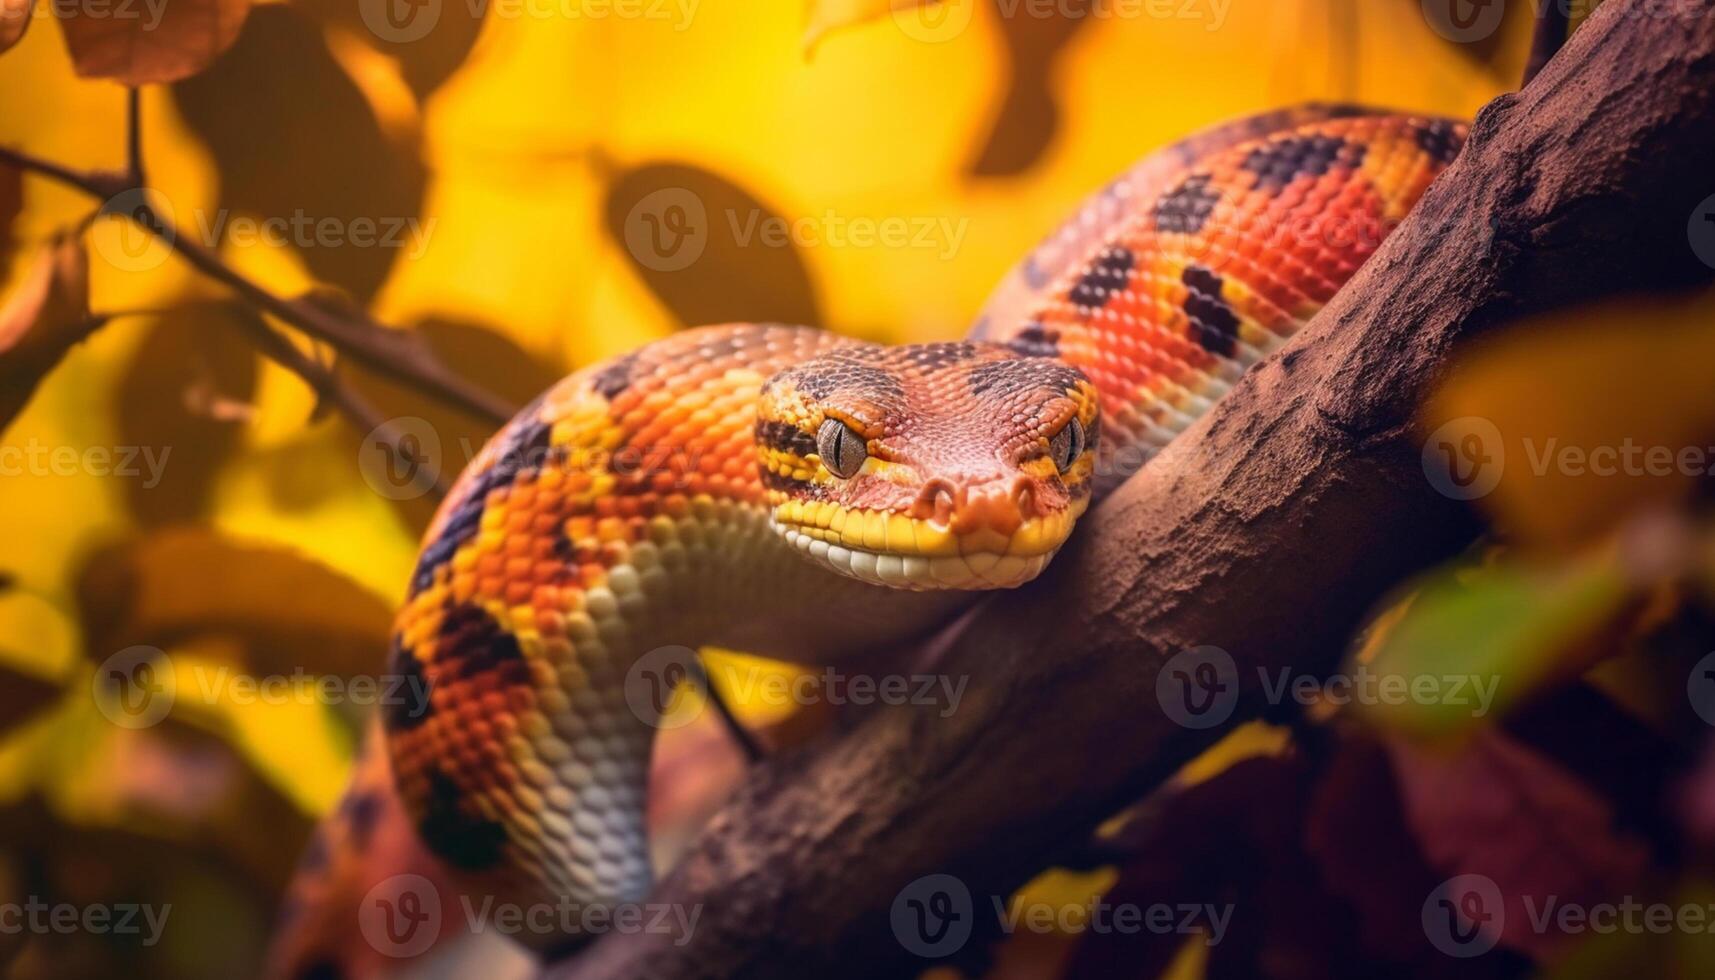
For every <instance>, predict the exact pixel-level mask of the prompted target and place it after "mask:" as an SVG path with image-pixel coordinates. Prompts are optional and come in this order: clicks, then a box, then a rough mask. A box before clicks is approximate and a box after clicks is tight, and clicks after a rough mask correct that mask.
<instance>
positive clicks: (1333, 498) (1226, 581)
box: [550, 0, 1715, 980]
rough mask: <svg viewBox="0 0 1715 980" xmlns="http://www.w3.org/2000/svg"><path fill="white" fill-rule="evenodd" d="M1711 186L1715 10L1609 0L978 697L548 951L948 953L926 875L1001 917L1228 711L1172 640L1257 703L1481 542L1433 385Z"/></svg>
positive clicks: (1090, 522)
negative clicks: (655, 910)
mask: <svg viewBox="0 0 1715 980" xmlns="http://www.w3.org/2000/svg"><path fill="white" fill-rule="evenodd" d="M1712 192H1715V10H1712V9H1711V3H1710V2H1709V0H1691V2H1685V0H1680V2H1676V3H1670V4H1662V3H1660V2H1657V0H1609V2H1607V3H1605V4H1603V5H1602V7H1601V8H1600V9H1598V10H1597V12H1596V14H1595V15H1594V16H1593V17H1592V18H1591V20H1590V21H1589V23H1588V24H1586V26H1585V27H1584V28H1583V29H1582V30H1580V31H1579V32H1578V34H1577V35H1576V36H1575V37H1574V38H1573V39H1572V40H1571V42H1570V43H1569V44H1568V45H1567V47H1566V49H1565V50H1564V51H1563V52H1562V53H1561V54H1560V55H1559V56H1558V57H1557V58H1555V59H1554V61H1553V62H1552V63H1551V64H1550V65H1549V66H1548V67H1547V69H1546V70H1545V71H1544V72H1543V73H1542V74H1541V75H1540V76H1539V77H1538V78H1537V79H1536V80H1535V81H1534V82H1533V83H1532V84H1530V85H1529V86H1528V87H1527V88H1526V89H1525V90H1524V91H1523V92H1521V93H1519V94H1517V95H1508V96H1503V97H1502V98H1500V99H1497V100H1496V101H1495V102H1493V103H1492V104H1490V105H1489V106H1488V107H1486V108H1485V109H1484V110H1483V112H1482V113H1481V114H1480V115H1479V117H1478V119H1477V120H1476V123H1475V125H1474V128H1473V131H1472V135H1471V140H1470V143H1469V145H1468V146H1467V147H1466V149H1465V152H1464V155H1463V157H1462V158H1461V159H1460V160H1459V161H1458V162H1457V163H1456V164H1455V165H1454V166H1453V167H1452V168H1451V169H1450V170H1449V171H1448V172H1447V173H1446V174H1445V175H1444V176H1443V177H1442V179H1441V180H1440V182H1439V183H1438V184H1437V185H1436V186H1435V187H1433V188H1431V190H1430V191H1429V193H1428V194H1427V195H1426V196H1425V197H1424V199H1423V201H1422V203H1421V204H1419V205H1418V208H1417V210H1416V212H1415V213H1414V214H1413V215H1412V216H1411V217H1410V218H1409V219H1408V220H1407V221H1406V223H1405V224H1404V225H1403V226H1402V227H1401V228H1400V229H1399V230H1398V231H1397V232H1396V233H1395V235H1394V236H1393V237H1392V238H1391V239H1390V240H1389V241H1388V242H1387V243H1385V245H1384V246H1383V248H1382V249H1381V251H1380V252H1379V253H1378V254H1377V255H1376V256H1375V257H1374V258H1373V259H1372V260H1371V261H1370V262H1369V263H1368V265H1367V266H1366V267H1365V268H1364V269H1363V270H1361V271H1360V272H1359V273H1358V275H1357V277H1356V278H1355V279H1354V280H1353V281H1352V283H1351V284H1350V285H1349V286H1347V288H1346V289H1345V290H1344V291H1342V292H1341V293H1340V294H1339V296H1337V297H1336V298H1335V300H1334V301H1333V303H1331V304H1330V305H1329V306H1328V308H1327V309H1326V310H1324V311H1323V312H1322V314H1321V315H1320V316H1318V317H1317V318H1316V320H1315V321H1314V322H1313V323H1312V324H1311V325H1310V326H1309V327H1308V328H1306V329H1305V330H1304V331H1303V332H1302V334H1301V335H1300V336H1298V337H1297V338H1295V339H1294V340H1293V341H1292V342H1291V343H1290V344H1289V345H1287V347H1286V349H1285V350H1283V351H1281V352H1280V353H1279V354H1278V355H1276V356H1275V357H1273V358H1271V359H1269V360H1268V361H1267V362H1265V363H1264V364H1262V365H1261V366H1259V367H1258V368H1257V369H1256V370H1255V371H1253V372H1252V373H1251V374H1250V375H1249V376H1248V377H1247V378H1246V379H1245V380H1244V382H1243V383H1241V384H1240V385H1239V386H1238V387H1237V388H1236V389H1235V390H1234V391H1233V392H1232V394H1230V395H1229V396H1228V397H1227V398H1226V399H1225V400H1223V401H1222V402H1221V403H1220V404H1219V405H1218V406H1217V407H1216V408H1215V409H1214V410H1213V411H1212V412H1211V413H1210V414H1209V415H1208V417H1206V418H1205V419H1204V420H1203V421H1202V422H1201V423H1199V424H1198V425H1196V426H1195V427H1194V428H1192V429H1191V430H1190V431H1189V432H1187V433H1186V434H1185V435H1183V436H1181V437H1180V438H1179V439H1178V440H1177V441H1176V442H1175V443H1174V444H1173V445H1172V446H1171V447H1170V448H1169V449H1168V450H1167V451H1166V452H1164V453H1163V454H1162V455H1161V456H1160V457H1158V458H1157V459H1156V460H1155V461H1154V462H1153V463H1151V464H1150V465H1149V466H1148V467H1146V468H1145V469H1144V470H1143V471H1142V472H1141V473H1139V474H1138V475H1137V476H1135V477H1134V478H1132V479H1131V480H1130V481H1129V482H1128V483H1126V484H1125V485H1124V486H1123V487H1122V488H1121V489H1120V490H1119V491H1118V492H1117V493H1116V494H1115V495H1114V496H1113V497H1112V498H1110V499H1109V500H1107V501H1106V502H1105V503H1103V504H1102V505H1101V506H1100V507H1099V508H1097V509H1096V510H1095V511H1094V512H1093V513H1092V514H1090V515H1089V516H1086V517H1085V518H1084V521H1083V526H1082V527H1081V528H1080V530H1079V532H1078V534H1077V535H1076V539H1077V543H1076V544H1075V545H1074V546H1073V547H1071V548H1070V549H1068V551H1067V552H1065V553H1063V554H1062V555H1061V556H1060V557H1059V558H1058V559H1056V561H1055V562H1054V564H1053V566H1052V567H1051V568H1050V571H1049V573H1048V574H1047V575H1046V576H1045V577H1044V578H1043V579H1042V580H1040V581H1038V582H1036V583H1034V584H1033V585H1032V586H1031V587H1030V588H1029V589H1028V590H1027V592H1026V593H1025V594H1024V595H1022V596H1020V595H1018V594H1013V595H1011V596H1009V597H1008V598H1007V599H1006V600H1005V601H1001V602H990V603H989V604H988V605H987V606H986V607H985V608H984V609H982V610H981V611H980V613H979V615H978V616H977V617H976V618H975V620H974V621H973V622H972V623H971V625H970V627H969V628H968V629H967V630H966V631H965V632H964V633H963V634H962V635H961V637H960V638H959V640H958V641H957V642H956V644H955V645H954V646H953V648H952V649H951V650H950V652H949V653H948V654H947V655H946V657H945V659H944V662H943V663H942V664H941V665H939V667H938V668H937V669H938V670H940V671H943V672H946V673H949V674H953V675H968V676H969V688H968V691H967V693H966V695H965V697H964V700H963V701H962V702H961V703H960V705H959V708H958V710H957V711H956V712H954V713H952V715H951V716H950V717H947V718H941V717H939V716H938V708H937V707H934V706H918V707H911V708H898V709H889V710H884V711H880V712H878V713H877V714H875V715H874V716H872V717H869V718H867V719H865V720H864V721H863V722H862V723H861V724H859V725H858V726H857V727H856V729H855V730H853V731H850V732H848V733H844V734H842V735H840V736H839V737H836V738H832V739H829V740H827V741H824V742H822V743H819V744H817V745H815V746H812V747H810V748H808V749H807V750H805V751H803V752H800V753H796V754H793V755H791V756H789V757H786V758H780V759H775V760H772V761H770V762H768V763H765V764H763V765H761V766H759V767H758V768H757V769H756V770H755V772H754V774H753V777H752V778H751V779H750V780H748V781H747V782H746V784H745V785H744V786H743V787H742V788H741V789H740V790H739V791H738V792H737V794H736V797H735V799H733V800H732V801H731V802H730V803H729V804H728V805H727V806H726V807H725V809H724V810H723V811H722V812H721V814H720V815H719V816H718V817H717V818H716V819H715V820H714V821H713V823H712V824H711V826H710V827H708V828H707V830H706V831H705V832H704V834H703V835H702V837H701V838H700V840H699V841H698V842H697V843H696V844H695V845H694V846H693V847H692V849H691V851H690V853H689V854H688V856H687V857H686V858H685V859H684V860H683V862H682V863H681V864H680V866H679V867H678V868H677V869H676V870H675V871H674V872H673V873H672V874H671V875H670V876H669V877H667V878H666V879H665V880H664V881H663V882H662V883H661V884H660V886H659V887H658V889H657V890H656V893H655V895H654V896H653V898H652V901H657V902H671V903H679V904H683V905H686V906H693V905H700V906H701V908H702V913H701V919H700V920H699V921H698V923H697V925H696V928H695V931H694V933H693V934H692V936H691V937H690V939H689V941H688V942H685V943H684V944H683V945H674V944H673V937H668V936H663V935H651V934H625V935H621V934H614V935H609V936H606V937H604V938H602V939H601V940H600V941H598V942H597V943H595V944H594V945H593V946H592V947H590V948H589V949H588V950H587V951H586V952H585V953H583V954H582V955H579V956H577V957H575V958H573V959H570V960H567V961H565V962H563V963H560V964H557V965H555V966H554V967H552V968H551V970H550V975H552V976H555V977H561V978H582V980H587V978H605V977H616V978H621V977H623V978H629V977H651V978H676V977H705V976H729V975H734V974H737V975H743V976H747V977H748V976H770V977H772V976H779V977H803V976H818V977H831V976H845V975H865V976H873V975H878V974H880V973H885V972H887V971H889V970H895V969H906V968H909V967H912V966H916V967H922V966H925V965H927V964H926V963H924V961H921V960H914V959H912V958H911V957H910V955H909V954H908V953H906V952H905V950H904V949H902V948H901V946H900V945H899V943H898V942H897V941H896V940H895V939H894V937H893V935H892V933H891V931H890V928H889V925H888V914H889V908H890V906H891V905H892V903H893V901H894V899H895V897H896V896H897V895H898V893H899V891H900V889H901V888H902V887H904V886H905V885H907V884H909V883H910V882H911V881H913V880H914V879H916V878H917V877H919V876H921V875H925V874H930V873H935V872H947V873H951V874H954V875H957V876H959V877H960V878H961V879H963V881H964V882H965V883H966V884H967V885H968V886H969V888H970V891H971V893H972V894H973V895H974V896H976V907H977V910H978V914H979V915H980V914H982V912H983V910H985V909H987V908H989V907H990V906H989V901H988V898H987V897H988V896H990V895H1005V894H1007V893H1008V892H1009V891H1010V890H1011V889H1013V888H1014V887H1016V886H1017V885H1018V884H1020V883H1021V882H1022V881H1024V880H1025V879H1027V878H1028V877H1029V876H1030V875H1032V874H1033V873H1035V872H1037V871H1039V870H1040V869H1041V868H1042V867H1043V865H1044V864H1045V862H1047V861H1048V860H1050V859H1051V855H1052V849H1053V847H1054V846H1055V845H1056V844H1057V843H1063V842H1065V841H1067V840H1069V839H1077V838H1078V837H1079V835H1082V834H1084V833H1086V832H1087V831H1088V830H1089V828H1090V827H1091V826H1092V825H1093V823H1094V822H1096V821H1098V820H1100V819H1102V818H1103V817H1105V816H1107V815H1109V814H1111V813H1112V812H1114V811H1115V810H1116V809H1117V808H1118V807H1120V806H1122V805H1124V804H1125V803H1127V802H1128V801H1131V800H1135V799H1137V798H1138V797H1139V796H1141V795H1142V794H1144V793H1145V792H1147V791H1148V790H1149V789H1150V788H1151V787H1152V786H1154V785H1156V784H1158V783H1159V781H1160V780H1161V779H1163V778H1164V777H1165V776H1167V775H1169V774H1171V772H1172V771H1173V770H1174V769H1175V768H1177V767H1178V766H1179V765H1180V764H1181V763H1183V762H1184V761H1185V760H1186V759H1188V758H1189V757H1191V756H1192V755H1193V754H1194V753H1196V752H1197V751H1199V750H1200V749H1202V748H1204V747H1205V746H1206V745H1208V744H1210V743H1211V742H1212V741H1213V740H1214V739H1215V738H1216V737H1217V736H1218V735H1219V734H1220V731H1219V730H1214V731H1206V732H1196V731H1191V730H1188V729H1186V728H1182V727H1180V726H1178V725H1176V724H1175V723H1174V722H1173V721H1171V720H1169V719H1168V718H1167V717H1165V716H1164V715H1163V712H1162V710H1161V709H1160V707H1159V706H1158V702H1157V700H1156V697H1155V681H1156V675H1157V673H1158V671H1159V669H1160V666H1161V664H1162V663H1163V662H1164V661H1165V660H1166V659H1167V658H1168V657H1170V656H1171V655H1173V654H1174V653H1176V652H1178V651H1180V650H1181V649H1184V648H1187V647H1192V646H1199V645H1204V644H1212V645H1215V646H1218V647H1220V648H1222V649H1224V650H1226V651H1227V652H1229V653H1230V654H1231V655H1232V657H1233V658H1234V660H1235V661H1236V662H1237V663H1238V665H1239V668H1240V670H1239V683H1240V686H1241V690H1242V693H1243V697H1242V700H1241V708H1240V710H1239V711H1238V712H1237V714H1236V715H1235V716H1234V722H1236V721H1237V720H1239V719H1240V718H1243V717H1245V716H1246V715H1247V714H1254V713H1255V711H1256V710H1257V708H1258V707H1259V704H1258V702H1260V700H1261V685H1260V683H1259V681H1258V673H1257V668H1259V667H1262V668H1269V669H1272V668H1275V667H1279V666H1285V665H1290V666H1291V667H1292V668H1293V669H1294V670H1298V671H1326V670H1329V669H1331V668H1332V667H1333V666H1334V664H1335V663H1337V661H1338V658H1339V656H1340V654H1341V652H1342V650H1343V648H1344V644H1345V642H1346V641H1347V638H1348V637H1349V636H1350V635H1351V633H1352V631H1353V629H1354V627H1355V626H1356V625H1357V624H1359V623H1360V621H1361V618H1362V616H1363V615H1364V613H1365V612H1366V610H1368V609H1369V608H1370V607H1371V605H1372V604H1373V603H1374V602H1375V601H1376V600H1377V599H1378V597H1379V595H1380V594H1381V593H1382V592H1383V591H1384V590H1386V589H1387V588H1389V587H1391V586H1393V585H1395V584H1396V583H1399V582H1400V581H1401V580H1402V579H1403V578H1405V577H1406V576H1408V575H1409V574H1410V573H1412V572H1414V571H1416V570H1418V569H1421V568H1423V567H1424V566H1426V565H1428V564H1430V563H1432V562H1435V561H1437V560H1439V559H1442V558H1444V557H1446V556H1448V555H1450V554H1452V553H1454V552H1455V551H1456V550H1457V549H1459V548H1460V547H1462V546H1463V545H1465V544H1466V543H1467V542H1468V541H1469V540H1470V539H1471V538H1472V536H1473V535H1474V533H1475V531H1476V526H1475V521H1474V520H1473V518H1472V517H1471V515H1470V512H1469V511H1468V510H1467V509H1466V508H1465V506H1464V505H1461V504H1459V503H1456V502H1454V501H1451V500H1449V499H1447V498H1446V497H1443V496H1441V495H1439V494H1438V493H1436V491H1435V490H1434V489H1433V488H1432V486H1431V485H1430V483H1429V482H1428V480H1427V479H1426V478H1425V476H1424V471H1423V468H1422V462H1421V436H1420V435H1419V434H1418V433H1417V432H1416V431H1415V429H1414V426H1413V413H1414V411H1415V408H1416V406H1417V404H1418V399H1419V397H1420V396H1421V394H1422V393H1423V392H1424V390H1425V388H1426V386H1427V385H1429V384H1430V383H1431V382H1432V381H1433V379H1434V377H1435V375H1436V373H1437V371H1438V370H1440V369H1441V368H1442V367H1443V366H1444V365H1445V364H1446V362H1447V360H1448V357H1449V355H1450V354H1451V353H1452V352H1453V351H1454V350H1455V349H1457V347H1458V346H1459V344H1460V343H1461V342H1463V341H1465V340H1466V339H1468V338H1470V337H1472V336H1474V335H1476V334H1479V333H1481V332H1482V331H1484V330H1485V329H1486V328H1489V327H1492V326H1494V325H1497V324H1500V323H1503V322H1505V321H1507V320H1509V319H1510V318H1513V317H1515V316H1517V315H1519V314H1524V313H1531V312H1536V311H1540V310H1543V309H1548V308H1553V307H1556V306H1560V305H1563V304H1567V303H1572V302H1576V301H1579V300H1584V299H1589V298H1593V297H1595V296H1598V295H1601V294H1606V293H1613V292H1618V291H1622V290H1629V289H1637V288H1653V287H1660V286H1665V285H1672V284H1679V283H1685V282H1692V281H1700V280H1702V279H1703V278H1705V277H1707V276H1708V274H1709V270H1708V269H1707V268H1705V267H1703V266H1702V265H1700V264H1699V263H1697V261H1696V259H1695V257H1694V256H1693V254H1692V252H1691V250H1690V248H1689V246H1688V241H1687V231H1686V228H1687V223H1688V221H1689V219H1690V217H1691V215H1692V212H1693V209H1694V208H1695V207H1696V205H1697V203H1698V202H1699V201H1701V200H1702V199H1703V198H1704V197H1706V196H1708V195H1709V194H1710V193H1712Z"/></svg>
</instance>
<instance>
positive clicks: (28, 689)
mask: <svg viewBox="0 0 1715 980" xmlns="http://www.w3.org/2000/svg"><path fill="white" fill-rule="evenodd" d="M4 659H8V658H6V657H4V656H0V660H4ZM10 659H14V660H22V659H25V658H22V657H15V658H10ZM59 696H60V686H59V685H58V684H56V683H54V682H53V681H51V680H48V679H47V678H44V677H39V676H37V675H35V674H26V673H24V672H22V671H17V670H12V669H11V668H9V667H4V666H0V736H4V735H5V734H6V732H8V731H9V730H10V729H11V728H12V726H14V725H16V724H18V723H19V722H23V721H27V720H29V718H30V716H31V715H34V714H35V713H36V712H37V711H40V710H41V709H42V708H45V707H47V706H48V705H50V704H52V703H53V702H54V701H55V700H56V699H58V698H59Z"/></svg>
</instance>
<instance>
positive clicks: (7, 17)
mask: <svg viewBox="0 0 1715 980" xmlns="http://www.w3.org/2000/svg"><path fill="white" fill-rule="evenodd" d="M35 5H36V3H35V0H0V52H4V51H5V50H6V49H7V48H10V47H11V46H12V45H14V44H17V43H18V42H19V41H20V40H22V39H23V37H24V29H25V28H27V27H29V26H30V14H31V13H32V12H33V8H34V7H35Z"/></svg>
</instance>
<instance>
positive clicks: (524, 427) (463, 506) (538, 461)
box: [411, 405, 553, 596]
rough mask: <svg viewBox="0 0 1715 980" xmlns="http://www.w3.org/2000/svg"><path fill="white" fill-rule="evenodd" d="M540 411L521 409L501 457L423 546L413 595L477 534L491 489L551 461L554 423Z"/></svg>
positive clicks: (475, 481) (502, 446) (431, 581)
mask: <svg viewBox="0 0 1715 980" xmlns="http://www.w3.org/2000/svg"><path fill="white" fill-rule="evenodd" d="M537 414H538V406H537V405H531V406H530V407H529V408H526V409H525V410H524V411H523V412H521V413H519V417H518V419H517V420H515V421H514V422H513V424H512V427H511V428H510V429H509V430H508V431H507V433H506V435H505V437H504V441H503V442H502V443H501V444H500V445H499V446H498V447H496V448H497V449H498V450H499V455H498V458H496V459H495V461H494V463H493V465H491V466H490V467H489V468H488V469H487V470H485V471H483V472H481V473H478V474H476V476H475V478H474V479H473V480H472V483H471V486H470V489H469V490H467V491H466V492H465V494H464V496H463V497H461V498H460V499H459V503H458V506H457V507H456V508H454V510H453V512H452V514H451V516H449V517H448V518H447V522H446V524H445V526H443V527H442V528H441V536H440V537H438V538H436V539H435V540H434V541H432V542H430V543H429V545H428V546H427V547H425V548H424V549H423V553H422V555H421V556H419V557H418V558H417V571H416V573H415V574H414V575H413V576H412V577H411V595H413V596H414V595H416V594H417V593H419V592H421V591H423V590H424V589H426V588H428V587H429V586H430V585H432V584H434V581H435V569H437V568H439V567H441V565H443V564H445V563H446V562H447V561H449V560H451V559H452V557H453V552H455V551H457V550H458V548H459V545H461V544H464V543H465V542H466V541H468V540H470V538H471V537H472V536H473V535H475V534H476V532H477V530H478V529H479V528H480V527H481V526H482V511H483V508H484V507H486V506H487V504H488V495H489V494H490V493H492V492H493V491H495V490H498V489H500V488H501V487H509V486H511V485H512V484H513V482H514V481H515V480H517V478H518V476H519V474H521V473H524V472H526V471H529V472H531V473H534V472H535V471H537V470H539V469H541V468H542V465H543V464H544V463H545V462H546V461H547V459H548V449H549V436H550V434H551V433H552V431H553V427H552V426H550V425H549V424H548V423H546V422H543V421H541V420H540V419H539V418H537Z"/></svg>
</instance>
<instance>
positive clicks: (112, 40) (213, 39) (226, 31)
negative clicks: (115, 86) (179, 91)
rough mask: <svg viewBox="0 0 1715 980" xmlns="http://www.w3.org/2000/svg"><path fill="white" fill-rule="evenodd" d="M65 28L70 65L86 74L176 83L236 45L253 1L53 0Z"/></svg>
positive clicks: (131, 81)
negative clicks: (146, 0)
mask: <svg viewBox="0 0 1715 980" xmlns="http://www.w3.org/2000/svg"><path fill="white" fill-rule="evenodd" d="M50 2H52V3H53V5H54V14H55V15H56V16H58V17H59V19H60V26H61V27H62V28H64V30H65V39H66V50H67V51H69V52H71V60H72V67H73V68H75V69H76V70H77V73H78V74H79V75H82V76H83V77H85V78H111V79H113V80H114V81H117V82H121V83H123V84H125V85H147V84H150V83H153V82H176V81H178V80H179V79H181V78H188V77H189V76H191V75H195V74H196V73H197V72H199V71H202V70H203V69H204V68H207V67H208V66H209V65H210V64H212V63H213V62H214V59H216V58H218V57H220V55H221V53H222V52H224V51H225V50H226V49H227V48H229V47H231V46H232V42H233V41H235V40H237V38H238V30H239V28H241V27H243V26H244V18H245V17H246V16H247V15H248V14H249V13H250V0H172V2H170V3H166V2H159V0H157V2H155V3H152V4H141V3H140V4H134V5H130V6H129V7H127V8H124V9H126V10H127V11H128V14H127V15H126V16H120V15H119V14H118V13H117V11H118V10H119V9H120V8H118V7H115V8H114V9H103V10H102V11H101V12H100V14H99V15H98V14H97V12H96V11H94V10H85V9H82V8H81V7H80V6H79V5H78V4H77V3H75V2H73V0H50Z"/></svg>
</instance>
